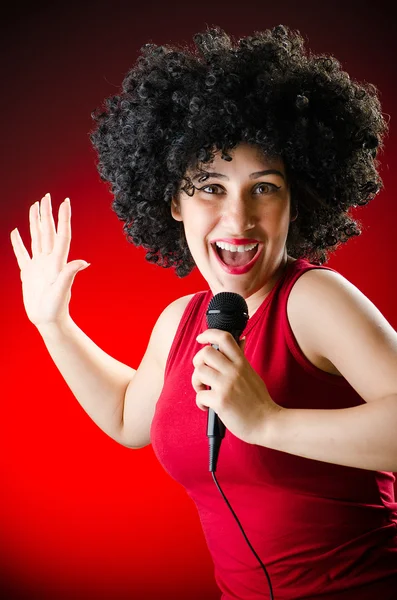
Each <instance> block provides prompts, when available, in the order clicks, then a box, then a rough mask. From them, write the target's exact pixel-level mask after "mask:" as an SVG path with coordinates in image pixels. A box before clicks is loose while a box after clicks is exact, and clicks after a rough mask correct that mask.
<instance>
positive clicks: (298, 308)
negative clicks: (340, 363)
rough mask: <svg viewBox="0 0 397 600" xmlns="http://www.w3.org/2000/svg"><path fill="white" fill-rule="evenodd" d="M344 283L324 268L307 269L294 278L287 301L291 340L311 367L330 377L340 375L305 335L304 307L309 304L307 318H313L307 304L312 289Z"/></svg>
mask: <svg viewBox="0 0 397 600" xmlns="http://www.w3.org/2000/svg"><path fill="white" fill-rule="evenodd" d="M342 281H344V282H346V284H348V283H349V282H348V281H347V280H346V279H345V278H344V277H343V276H342V275H341V274H340V273H337V272H336V271H334V270H329V269H324V268H316V267H315V266H314V268H308V269H304V270H303V271H302V272H301V273H300V274H299V275H298V277H297V278H296V279H295V281H294V283H293V285H292V288H291V291H290V293H289V295H288V301H287V316H288V321H289V324H290V326H291V329H292V332H293V334H294V337H295V339H296V341H297V343H298V346H299V347H300V349H301V351H302V353H303V354H304V355H305V357H306V358H307V360H309V361H310V362H311V363H312V364H313V365H314V366H316V367H317V368H319V369H321V370H322V371H325V372H327V373H331V374H333V375H338V376H342V373H340V372H339V371H338V369H337V368H336V367H335V365H334V364H333V363H332V362H331V361H330V360H329V359H328V358H326V357H325V356H323V355H322V354H321V353H320V352H319V351H318V349H317V348H316V347H315V346H314V344H313V343H312V339H311V337H310V336H309V335H308V331H309V327H308V323H307V319H305V315H308V311H307V310H305V308H306V306H307V305H309V304H310V305H311V310H310V318H311V319H315V314H313V311H315V306H314V307H313V306H312V303H311V302H310V303H309V300H311V298H312V297H313V295H314V293H315V291H316V289H318V288H319V287H321V286H324V285H326V284H328V285H331V286H332V285H334V286H335V285H338V283H339V285H340V284H341V282H342Z"/></svg>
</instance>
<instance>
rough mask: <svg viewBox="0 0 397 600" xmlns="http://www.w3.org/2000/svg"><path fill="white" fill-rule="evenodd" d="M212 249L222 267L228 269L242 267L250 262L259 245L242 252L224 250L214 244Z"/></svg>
mask: <svg viewBox="0 0 397 600" xmlns="http://www.w3.org/2000/svg"><path fill="white" fill-rule="evenodd" d="M213 248H214V251H215V252H216V253H217V255H218V256H219V258H220V260H221V261H222V263H223V264H224V265H228V266H230V267H244V266H245V265H248V263H250V262H251V260H252V259H253V258H254V256H255V255H256V253H257V252H258V248H259V244H256V245H255V247H254V248H252V250H243V251H242V252H240V251H237V252H232V251H231V250H225V249H224V248H219V246H217V245H216V244H213Z"/></svg>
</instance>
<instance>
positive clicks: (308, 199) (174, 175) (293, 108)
mask: <svg viewBox="0 0 397 600" xmlns="http://www.w3.org/2000/svg"><path fill="white" fill-rule="evenodd" d="M193 40H194V44H195V45H194V47H193V48H192V49H189V47H188V46H186V45H184V46H181V47H175V46H170V45H162V46H157V45H155V44H146V45H144V46H143V47H142V48H141V54H140V56H139V58H138V59H137V61H136V63H135V65H134V66H133V67H132V68H131V69H130V70H129V71H128V73H127V75H126V76H125V78H124V80H123V83H122V91H121V93H120V94H119V95H116V96H112V97H110V98H108V99H106V101H105V103H104V105H103V106H102V107H101V108H97V109H96V110H95V111H93V113H92V118H93V120H94V121H95V123H96V126H95V128H94V129H93V130H92V131H91V132H90V133H89V136H90V140H91V142H92V144H93V146H94V148H95V149H96V151H97V153H98V156H99V162H98V163H97V168H98V171H99V174H100V177H101V179H102V180H104V181H107V182H109V183H110V184H111V192H112V194H113V196H114V200H113V202H112V209H113V210H114V212H115V213H116V214H117V216H118V218H119V219H120V220H121V221H123V222H124V226H123V229H124V232H125V233H126V235H127V239H128V241H129V242H131V243H133V244H134V245H136V246H143V248H145V249H146V250H147V252H146V259H147V260H148V261H150V262H153V263H157V264H159V265H160V266H162V267H174V268H175V271H176V273H177V275H178V276H179V277H185V276H186V275H188V274H189V273H190V272H191V270H192V269H193V267H194V266H195V263H194V260H193V257H192V255H191V253H190V250H189V248H188V246H187V242H186V238H185V236H184V232H183V223H182V222H179V221H175V220H174V219H173V218H172V216H171V210H170V203H171V200H172V198H174V197H177V196H178V194H180V191H181V190H184V191H185V192H186V193H188V194H190V195H192V194H193V193H194V190H195V188H194V186H193V184H192V182H191V181H190V179H189V177H188V176H187V175H186V174H187V172H188V170H189V169H194V168H196V167H199V168H202V166H203V165H206V164H209V163H210V162H211V161H212V160H213V158H214V152H215V151H221V152H222V158H224V159H225V160H231V156H230V155H229V152H230V151H231V150H232V149H233V148H234V147H235V146H236V145H237V144H239V143H240V142H246V143H249V144H254V145H256V146H258V147H259V148H260V149H261V150H262V151H263V153H264V155H265V156H267V157H268V158H275V157H281V158H282V160H283V162H284V165H285V169H286V173H287V178H288V183H289V185H290V190H291V203H292V205H293V206H295V209H296V208H297V207H299V216H298V218H297V219H296V220H295V221H293V222H291V224H290V228H289V233H288V237H287V252H288V254H289V255H290V256H293V257H294V258H300V257H302V258H306V259H307V260H309V261H310V262H312V263H313V264H323V263H324V262H325V261H326V260H327V259H328V253H329V251H333V250H335V249H336V247H338V246H339V245H340V244H341V243H345V242H346V241H348V239H349V238H351V237H352V236H357V235H360V233H361V232H362V229H361V228H360V225H361V224H360V223H359V222H358V221H357V220H356V219H354V218H353V217H352V216H351V215H350V214H349V209H350V208H351V207H356V206H359V205H365V204H367V203H368V202H369V201H370V200H372V199H373V198H374V197H375V195H376V194H377V193H378V192H379V191H380V189H381V188H382V187H383V183H382V179H381V177H380V175H379V172H378V167H379V162H378V158H377V154H378V150H379V149H381V148H382V145H383V138H384V136H385V134H386V133H387V129H388V126H387V123H386V121H385V119H384V117H383V115H382V112H381V105H380V101H379V98H378V90H377V88H376V87H375V86H374V85H373V84H369V83H358V82H355V81H353V80H352V79H351V78H350V77H349V75H348V73H346V72H345V71H343V70H342V67H341V64H340V63H339V62H338V60H337V59H336V58H334V57H333V56H330V55H315V54H313V53H311V52H310V51H309V50H307V49H306V48H305V46H304V40H303V38H302V36H301V34H300V32H299V31H292V30H290V29H289V28H288V27H286V26H284V25H279V26H277V27H274V28H273V29H267V30H265V31H261V32H254V35H253V36H247V37H245V38H241V39H239V40H233V39H232V38H231V37H230V36H229V35H228V34H227V33H225V32H224V31H223V30H222V29H221V28H219V27H216V26H215V27H211V28H209V27H207V30H206V31H204V32H202V33H198V34H196V35H195V36H194V37H193ZM105 104H106V106H105Z"/></svg>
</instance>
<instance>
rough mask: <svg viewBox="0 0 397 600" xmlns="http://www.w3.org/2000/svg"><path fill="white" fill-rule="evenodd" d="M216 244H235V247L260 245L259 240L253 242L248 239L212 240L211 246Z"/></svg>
mask: <svg viewBox="0 0 397 600" xmlns="http://www.w3.org/2000/svg"><path fill="white" fill-rule="evenodd" d="M215 242H225V243H226V244H233V246H241V245H242V244H244V245H245V244H258V243H259V240H253V239H248V238H217V239H216V240H212V241H211V244H215Z"/></svg>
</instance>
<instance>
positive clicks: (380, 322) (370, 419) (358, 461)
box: [260, 269, 397, 471]
mask: <svg viewBox="0 0 397 600" xmlns="http://www.w3.org/2000/svg"><path fill="white" fill-rule="evenodd" d="M288 317H289V319H290V323H291V326H292V328H293V330H294V331H295V332H297V333H298V334H299V336H300V337H302V336H304V337H302V339H304V340H305V344H306V345H307V346H308V347H310V349H311V350H312V352H313V353H314V354H318V355H319V356H323V357H325V358H326V359H328V360H329V361H330V362H331V363H332V364H333V365H335V367H336V368H337V369H338V370H339V371H340V373H341V374H342V375H343V377H344V378H345V379H346V380H347V381H348V382H349V383H350V384H351V386H352V387H353V388H354V389H355V390H356V391H357V393H358V394H359V395H360V396H361V397H362V398H363V400H365V402H366V404H363V405H361V406H355V407H350V408H344V409H335V410H321V409H319V410H313V409H284V408H281V407H280V410H279V411H278V412H277V413H275V415H274V418H273V419H272V420H271V422H268V423H264V426H263V444H260V445H263V446H266V447H268V448H273V449H275V450H281V451H282V452H288V453H290V454H296V455H298V456H304V457H306V458H311V459H314V460H320V461H324V462H330V463H334V464H340V465H346V466H351V467H357V468H360V469H369V470H382V471H397V334H396V332H395V331H394V329H393V328H392V327H391V325H390V324H389V323H388V322H387V321H386V319H385V318H384V317H383V316H382V314H381V313H380V312H379V310H378V309H377V308H376V307H375V306H374V305H373V304H372V302H370V300H368V298H366V297H365V296H364V294H362V293H361V292H360V291H359V290H358V289H357V288H356V287H355V286H354V285H352V284H351V283H349V282H348V281H347V280H346V279H344V278H343V277H342V276H341V275H339V274H337V273H334V272H333V271H327V270H324V269H313V270H310V271H307V272H306V273H304V274H303V275H302V276H301V277H300V278H299V279H298V280H297V282H296V283H295V285H294V287H293V288H292V290H291V294H290V298H289V300H288ZM335 393H337V390H336V391H335Z"/></svg>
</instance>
